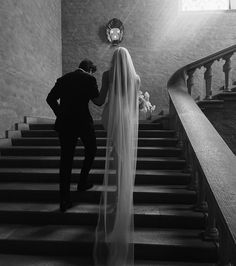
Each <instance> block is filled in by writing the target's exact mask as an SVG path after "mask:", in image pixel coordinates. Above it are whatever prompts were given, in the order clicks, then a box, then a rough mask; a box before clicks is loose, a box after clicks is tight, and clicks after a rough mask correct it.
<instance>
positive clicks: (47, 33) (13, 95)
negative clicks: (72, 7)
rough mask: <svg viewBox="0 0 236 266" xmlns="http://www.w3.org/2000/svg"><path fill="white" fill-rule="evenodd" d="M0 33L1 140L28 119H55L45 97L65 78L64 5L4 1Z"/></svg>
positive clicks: (38, 0)
mask: <svg viewBox="0 0 236 266" xmlns="http://www.w3.org/2000/svg"><path fill="white" fill-rule="evenodd" d="M0 32H1V34H0V72H1V78H0V136H4V131H5V130H6V129H9V128H10V127H11V125H13V123H15V122H18V121H21V120H22V118H23V116H24V115H31V116H51V115H52V113H51V111H50V110H49V108H48V106H47V105H46V103H45V97H46V95H47V93H48V91H49V89H50V88H51V87H52V86H53V84H54V82H55V79H56V78H57V77H58V76H60V75H61V69H62V64H61V1H60V0H3V1H1V3H0Z"/></svg>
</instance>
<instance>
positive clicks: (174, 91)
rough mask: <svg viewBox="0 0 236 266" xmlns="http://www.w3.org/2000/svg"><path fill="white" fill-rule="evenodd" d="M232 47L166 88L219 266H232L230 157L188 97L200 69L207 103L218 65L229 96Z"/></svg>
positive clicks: (235, 258) (233, 171)
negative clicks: (215, 248)
mask: <svg viewBox="0 0 236 266" xmlns="http://www.w3.org/2000/svg"><path fill="white" fill-rule="evenodd" d="M235 51H236V45H235V46H232V47H229V48H228V49H225V50H223V51H220V52H218V53H215V54H213V55H211V56H208V57H206V58H203V59H201V60H198V61H196V62H194V63H193V64H190V65H187V66H186V67H183V68H181V69H179V70H178V71H176V73H175V74H174V75H173V76H172V77H171V78H170V80H169V82H168V85H167V86H168V92H169V96H170V127H171V128H173V129H175V130H176V131H177V136H178V138H179V139H180V142H179V145H180V146H181V147H182V148H183V150H184V157H185V158H186V160H187V167H186V171H190V172H191V174H192V180H191V182H190V184H189V186H188V189H190V190H195V191H196V192H197V202H196V205H195V207H194V209H195V211H198V212H203V213H204V214H205V217H206V228H205V231H204V232H202V237H203V239H205V241H209V240H211V241H215V243H216V245H217V246H218V248H219V261H218V265H220V266H230V265H236V239H235V238H236V157H235V155H234V154H233V153H232V151H231V150H230V149H229V147H228V146H227V145H226V143H225V142H224V140H223V139H222V138H221V136H220V135H219V134H218V132H217V131H216V130H215V128H214V127H213V126H212V124H211V123H210V122H209V120H208V119H207V118H206V116H205V115H204V114H203V112H202V111H201V109H200V108H199V107H198V106H197V104H196V103H195V101H194V100H193V99H192V97H191V93H192V88H193V83H194V81H193V74H194V72H195V70H196V69H197V68H201V67H204V68H205V69H206V70H205V73H204V79H205V84H206V98H205V99H208V100H210V99H211V98H212V88H211V84H212V64H213V63H214V62H215V61H216V60H219V59H224V60H225V64H224V65H223V72H224V73H225V87H224V89H225V91H230V85H229V84H230V83H229V78H230V70H231V57H232V55H233V53H234V52H235Z"/></svg>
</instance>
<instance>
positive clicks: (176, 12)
mask: <svg viewBox="0 0 236 266" xmlns="http://www.w3.org/2000/svg"><path fill="white" fill-rule="evenodd" d="M114 17H116V18H118V19H120V20H121V21H123V23H124V26H125V33H124V40H123V42H122V43H121V45H122V46H125V47H126V48H128V50H129V51H130V53H131V56H132V58H133V61H134V64H135V67H136V70H137V72H138V73H139V75H140V77H141V81H142V88H141V89H142V90H143V91H146V90H147V91H149V93H150V95H151V102H152V103H154V104H156V105H157V112H159V111H161V110H162V109H167V107H168V96H167V93H166V83H167V80H168V78H169V77H170V75H171V74H172V73H173V72H174V71H175V70H177V69H178V68H180V67H182V66H184V65H186V64H188V63H191V62H192V61H195V60H197V59H200V58H202V57H204V56H207V55H209V54H211V53H214V52H217V51H218V50H220V49H224V48H226V47H228V46H230V45H233V44H235V39H236V38H235V37H236V36H235V34H236V12H195V13H193V12H190V13H186V12H181V11H180V1H178V0H165V1H162V0H142V1H141V0H129V1H127V0H96V1H95V0H86V1H78V0H62V50H63V57H62V58H63V72H64V73H66V72H69V71H71V70H73V69H75V68H76V67H77V66H78V63H79V62H80V60H82V59H83V58H84V57H89V58H91V59H92V60H94V62H95V63H96V64H97V65H98V71H97V73H96V77H97V80H98V83H99V85H100V83H101V74H102V72H103V71H104V70H106V69H107V68H108V67H109V62H110V58H111V55H112V53H113V50H114V47H111V46H110V45H109V43H107V41H106V39H105V34H104V26H105V25H106V23H107V22H108V21H109V20H110V19H112V18H114ZM222 64H223V62H219V63H217V64H216V65H215V66H214V73H217V75H215V76H214V80H213V85H214V87H215V88H219V86H222V85H223V83H222V82H223V81H222V79H221V78H222V77H223V73H222V72H221V69H222ZM235 68H236V67H235ZM198 72H199V74H197V75H196V85H195V88H194V89H195V91H196V92H195V93H194V97H197V96H198V95H199V94H201V95H202V94H204V92H203V91H202V87H203V86H204V84H203V81H202V74H203V73H202V71H201V70H200V71H198ZM234 79H236V75H235V71H234ZM202 96H203V95H202ZM91 109H92V112H93V115H94V117H95V118H98V117H99V114H100V112H101V109H100V108H96V107H95V106H93V105H91Z"/></svg>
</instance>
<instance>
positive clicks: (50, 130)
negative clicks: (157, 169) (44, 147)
mask: <svg viewBox="0 0 236 266" xmlns="http://www.w3.org/2000/svg"><path fill="white" fill-rule="evenodd" d="M20 131H22V132H32V131H33V132H35V131H37V132H56V131H55V130H53V129H38V130H30V129H27V130H20ZM95 131H96V132H106V131H105V130H104V129H95ZM150 131H151V132H168V133H169V132H176V130H173V129H139V130H138V132H150Z"/></svg>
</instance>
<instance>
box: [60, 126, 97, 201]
mask: <svg viewBox="0 0 236 266" xmlns="http://www.w3.org/2000/svg"><path fill="white" fill-rule="evenodd" d="M78 138H80V139H81V141H82V143H83V145H84V156H85V158H84V161H83V163H82V167H81V173H80V179H79V180H78V181H77V182H79V183H81V184H85V183H86V182H87V178H88V174H89V171H90V169H91V167H92V164H93V161H94V157H95V155H96V150H97V145H96V136H95V132H94V128H93V126H89V127H88V128H87V127H86V129H83V130H81V131H76V130H68V131H63V132H59V140H60V146H61V156H60V200H61V201H69V200H70V182H71V172H72V167H73V161H74V160H73V159H74V153H75V148H76V144H77V140H78Z"/></svg>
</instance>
